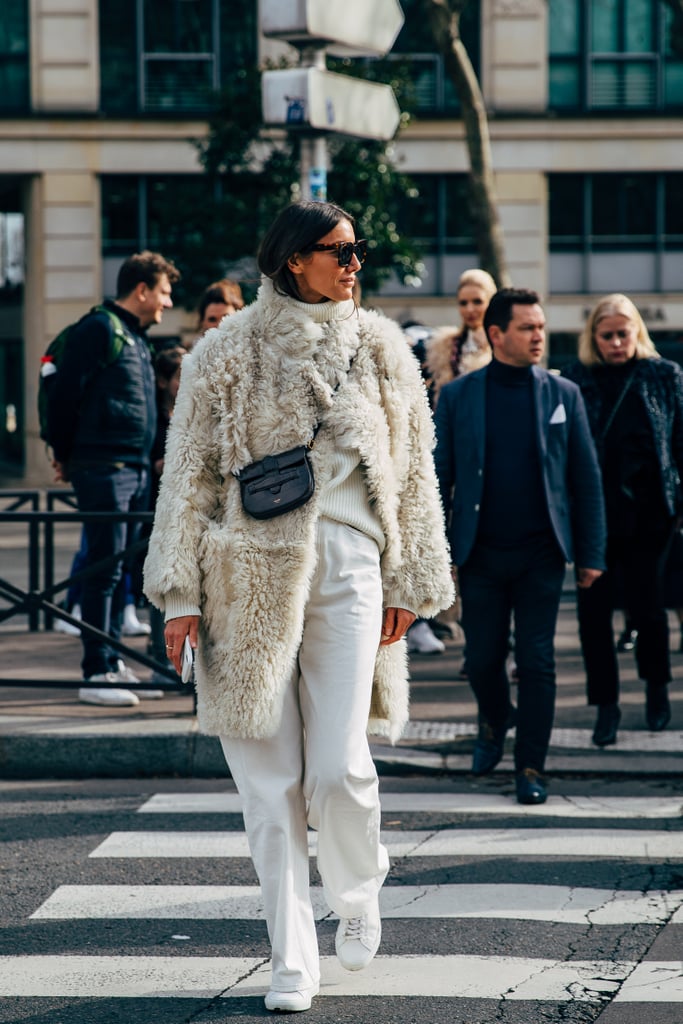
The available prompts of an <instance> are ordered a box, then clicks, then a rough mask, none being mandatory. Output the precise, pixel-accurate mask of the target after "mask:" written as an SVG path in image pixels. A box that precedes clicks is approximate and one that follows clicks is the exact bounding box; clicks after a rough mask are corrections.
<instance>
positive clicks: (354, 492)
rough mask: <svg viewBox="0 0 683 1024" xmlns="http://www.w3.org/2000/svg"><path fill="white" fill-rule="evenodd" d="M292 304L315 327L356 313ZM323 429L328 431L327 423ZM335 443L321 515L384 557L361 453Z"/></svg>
mask: <svg viewBox="0 0 683 1024" xmlns="http://www.w3.org/2000/svg"><path fill="white" fill-rule="evenodd" d="M292 304H293V305H294V306H296V307H297V308H299V309H301V310H302V312H304V313H305V314H306V315H307V316H310V317H311V319H312V320H314V321H315V322H316V323H329V322H330V321H332V320H346V319H347V318H348V317H351V316H353V315H354V314H355V312H356V307H355V303H354V301H353V299H348V300H347V301H346V302H297V301H296V300H294V299H292ZM333 401H334V399H333ZM322 429H323V430H324V429H325V425H324V422H323V427H322ZM335 440H336V451H335V454H334V467H333V472H332V476H331V478H330V480H329V482H328V483H327V484H326V485H325V486H324V487H322V488H321V489H320V491H319V493H318V507H319V509H320V515H321V516H324V517H325V518H326V519H332V520H334V521H335V522H337V523H344V524H346V525H347V526H352V527H353V528H354V529H356V530H360V531H361V533H365V534H367V535H368V536H369V537H372V538H373V540H375V541H376V542H377V546H378V548H379V550H380V553H381V552H382V551H383V550H384V543H385V540H384V533H383V531H382V526H381V523H380V521H379V519H378V517H377V515H376V514H375V511H374V509H373V507H372V504H371V502H370V498H369V495H368V488H367V484H366V481H365V474H364V471H363V465H362V463H361V458H360V453H359V452H358V451H357V450H356V449H355V448H346V447H344V446H343V444H342V443H341V442H340V441H339V439H335Z"/></svg>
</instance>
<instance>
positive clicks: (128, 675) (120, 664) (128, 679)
mask: <svg viewBox="0 0 683 1024" xmlns="http://www.w3.org/2000/svg"><path fill="white" fill-rule="evenodd" d="M112 675H113V676H114V678H115V679H116V682H117V683H139V682H140V679H139V677H138V676H136V675H135V672H133V670H132V669H131V668H128V666H127V665H126V663H125V661H124V660H123V658H119V659H118V661H117V662H116V671H115V672H112Z"/></svg>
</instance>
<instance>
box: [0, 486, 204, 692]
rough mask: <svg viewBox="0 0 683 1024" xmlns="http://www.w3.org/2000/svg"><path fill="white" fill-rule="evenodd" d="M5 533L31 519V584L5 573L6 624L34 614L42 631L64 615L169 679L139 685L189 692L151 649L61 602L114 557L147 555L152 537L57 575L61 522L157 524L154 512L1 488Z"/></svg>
mask: <svg viewBox="0 0 683 1024" xmlns="http://www.w3.org/2000/svg"><path fill="white" fill-rule="evenodd" d="M0 504H3V505H4V507H2V508H0V535H1V534H2V530H3V525H4V524H12V525H13V526H15V527H16V526H17V524H25V525H26V529H27V543H26V552H27V562H28V564H27V585H26V588H25V589H24V588H22V587H20V586H18V585H17V584H16V583H12V582H11V581H10V580H8V579H5V578H4V577H3V576H2V575H0V599H4V601H6V602H7V603H8V605H9V607H7V608H4V609H0V623H2V622H6V621H7V620H8V619H10V618H13V617H14V616H17V615H26V616H27V619H28V630H29V631H31V632H39V631H40V630H41V616H42V629H44V630H51V629H52V628H53V626H54V620H55V618H59V619H62V620H64V621H65V622H68V623H70V624H71V625H72V626H75V627H77V628H78V629H80V631H81V633H85V634H86V635H87V636H92V637H96V638H99V639H100V640H105V641H106V643H107V644H108V645H109V646H110V647H112V648H113V649H114V650H116V651H118V652H119V653H120V654H121V655H126V657H129V658H132V659H133V660H134V661H136V662H139V663H140V664H142V665H144V666H146V667H147V668H151V669H153V670H154V671H155V673H156V675H157V678H158V676H159V675H161V676H164V677H165V678H166V679H167V680H168V682H166V683H162V684H159V683H158V682H156V681H155V682H154V683H145V682H140V683H135V689H136V690H137V689H151V688H154V689H164V690H174V691H182V692H188V688H187V687H186V686H185V685H184V684H183V683H182V682H181V681H179V679H178V676H177V675H176V673H175V672H174V671H173V670H172V669H169V668H168V666H167V665H166V664H162V663H160V662H159V661H157V660H156V659H154V658H153V657H151V656H150V655H148V654H144V653H142V652H141V651H138V650H137V649H136V648H134V647H131V646H130V645H129V644H126V643H124V642H123V641H121V640H115V639H114V638H113V637H111V636H109V635H108V634H105V633H102V632H101V631H100V630H99V629H96V628H95V627H94V626H91V625H90V624H89V623H87V622H83V621H82V620H81V619H75V618H74V617H73V616H72V615H70V614H69V613H68V612H67V611H66V610H65V609H64V608H63V607H61V606H60V603H59V601H60V595H61V594H62V593H66V591H67V590H68V589H69V587H71V586H72V585H73V584H78V583H80V582H82V581H83V580H84V579H86V578H87V577H88V576H91V575H92V574H93V573H96V572H98V571H99V569H101V568H102V567H103V566H108V565H111V564H112V563H113V562H119V561H124V560H129V559H131V558H132V557H133V556H137V557H139V558H142V556H143V553H144V552H145V551H146V548H147V544H148V538H147V537H144V538H141V539H140V540H137V541H135V543H133V544H131V545H129V546H128V547H127V548H125V549H122V550H121V551H118V552H117V553H116V554H115V555H113V556H112V557H111V558H107V559H103V560H102V561H100V562H97V563H93V564H91V565H88V566H87V567H86V568H84V569H82V570H80V571H78V572H75V573H74V574H73V575H68V576H66V577H64V578H63V579H58V580H55V550H56V545H55V528H56V527H57V526H58V525H59V524H63V523H69V524H72V525H78V526H82V524H83V523H84V522H91V521H93V520H95V521H96V520H104V521H112V520H116V521H118V522H143V523H151V522H152V520H153V518H154V513H153V512H80V511H79V510H78V508H77V505H76V499H75V495H74V494H73V492H69V491H65V490H64V489H59V490H57V489H50V490H46V491H41V490H16V491H12V490H0ZM60 504H61V505H66V506H67V509H68V510H67V511H65V510H61V511H60V510H58V509H57V508H56V506H58V505H60ZM0 685H5V686H9V685H12V686H54V687H61V688H63V687H67V686H82V685H83V680H82V679H81V680H74V681H68V680H67V681H65V680H63V679H62V680H50V679H22V678H14V679H8V678H6V677H5V678H2V679H0Z"/></svg>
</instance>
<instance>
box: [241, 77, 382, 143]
mask: <svg viewBox="0 0 683 1024" xmlns="http://www.w3.org/2000/svg"><path fill="white" fill-rule="evenodd" d="M261 90H262V102H263V120H264V122H265V123H266V124H269V125H284V126H285V127H287V128H296V127H304V128H317V129H320V130H321V131H328V132H342V133H343V134H345V135H357V136H359V137H360V138H365V139H391V138H393V137H394V135H395V134H396V130H397V128H398V125H399V120H400V117H401V111H400V109H399V106H398V103H397V102H396V97H395V96H394V93H393V91H392V89H391V86H389V85H379V84H377V83H376V82H364V81H363V80H362V79H359V78H351V77H350V76H349V75H337V74H334V73H333V72H332V71H323V70H321V69H319V68H292V69H289V70H285V71H265V72H264V73H263V76H262V86H261Z"/></svg>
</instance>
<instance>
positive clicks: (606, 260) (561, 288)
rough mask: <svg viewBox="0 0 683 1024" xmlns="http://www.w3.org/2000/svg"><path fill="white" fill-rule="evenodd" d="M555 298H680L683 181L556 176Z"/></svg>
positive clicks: (552, 194)
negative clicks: (611, 295)
mask: <svg viewBox="0 0 683 1024" xmlns="http://www.w3.org/2000/svg"><path fill="white" fill-rule="evenodd" d="M548 196H549V227H550V289H551V291H552V292H611V291H619V292H629V291H633V292H643V291H651V292H652V291H654V292H666V291H679V290H680V282H681V280H682V279H683V173H680V172H675V173H660V174H629V173H620V174H551V175H549V178H548Z"/></svg>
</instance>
